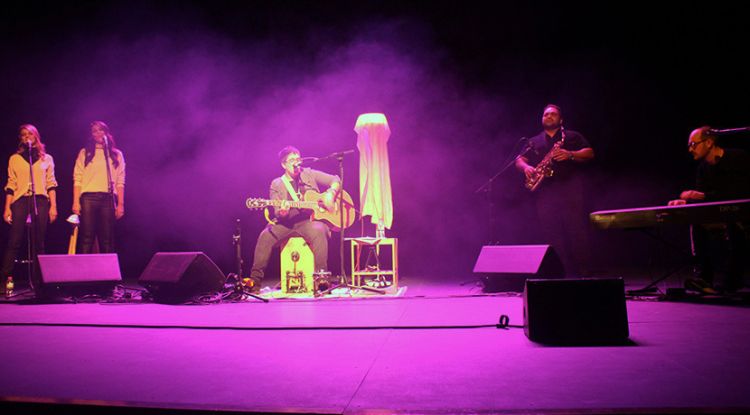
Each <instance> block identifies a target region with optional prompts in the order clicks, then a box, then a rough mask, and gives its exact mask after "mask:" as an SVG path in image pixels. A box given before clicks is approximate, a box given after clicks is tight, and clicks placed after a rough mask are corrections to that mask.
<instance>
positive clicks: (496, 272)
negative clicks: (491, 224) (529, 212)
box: [474, 245, 565, 293]
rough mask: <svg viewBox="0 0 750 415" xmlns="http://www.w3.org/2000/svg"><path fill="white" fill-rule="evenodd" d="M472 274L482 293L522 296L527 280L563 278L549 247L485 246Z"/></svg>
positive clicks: (558, 260) (557, 260) (552, 250)
mask: <svg viewBox="0 0 750 415" xmlns="http://www.w3.org/2000/svg"><path fill="white" fill-rule="evenodd" d="M474 273H478V274H482V282H483V285H484V290H483V291H485V292H500V291H514V292H519V293H520V292H522V291H523V289H524V284H525V283H526V280H527V279H528V278H563V277H564V276H565V272H564V271H563V265H562V262H561V261H560V258H559V257H558V256H557V253H555V250H554V249H552V247H551V246H550V245H485V246H483V247H482V251H481V252H480V253H479V257H478V258H477V262H476V264H474Z"/></svg>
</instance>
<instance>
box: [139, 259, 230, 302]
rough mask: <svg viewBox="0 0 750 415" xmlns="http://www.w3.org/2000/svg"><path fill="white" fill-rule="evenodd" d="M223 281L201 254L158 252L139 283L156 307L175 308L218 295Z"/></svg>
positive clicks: (221, 273) (219, 273)
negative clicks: (151, 297) (200, 296)
mask: <svg viewBox="0 0 750 415" xmlns="http://www.w3.org/2000/svg"><path fill="white" fill-rule="evenodd" d="M225 280H226V278H225V277H224V273H223V272H221V270H220V269H219V267H218V266H216V264H215V263H214V262H213V261H211V259H210V258H208V257H207V256H206V254H204V253H203V252H157V253H156V254H155V255H154V256H153V258H151V261H149V263H148V265H147V266H146V269H145V270H143V273H142V274H141V277H140V278H139V279H138V282H139V283H140V284H141V285H142V286H144V287H145V288H146V289H147V290H148V291H149V293H151V295H152V296H153V298H154V301H156V302H158V303H166V304H178V303H182V302H185V301H187V300H189V299H190V298H192V297H195V296H197V295H200V294H206V293H211V292H217V291H221V290H222V289H223V288H224V282H225Z"/></svg>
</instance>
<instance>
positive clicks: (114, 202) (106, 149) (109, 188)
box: [100, 134, 117, 243]
mask: <svg viewBox="0 0 750 415" xmlns="http://www.w3.org/2000/svg"><path fill="white" fill-rule="evenodd" d="M109 160H110V153H109V140H107V135H106V134H105V135H104V164H105V165H106V166H107V192H109V196H110V197H111V198H112V211H113V212H115V211H117V199H116V198H115V184H114V183H112V172H111V171H110V167H109ZM100 243H101V241H100Z"/></svg>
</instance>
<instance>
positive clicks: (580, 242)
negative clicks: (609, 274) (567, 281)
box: [535, 178, 592, 277]
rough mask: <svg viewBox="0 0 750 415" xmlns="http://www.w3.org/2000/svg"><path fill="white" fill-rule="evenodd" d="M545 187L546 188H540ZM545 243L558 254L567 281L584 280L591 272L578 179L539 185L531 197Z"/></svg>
mask: <svg viewBox="0 0 750 415" xmlns="http://www.w3.org/2000/svg"><path fill="white" fill-rule="evenodd" d="M545 184H546V185H547V187H544V186H545ZM535 198H536V200H535V202H536V210H537V215H538V216H539V225H540V226H541V230H542V235H543V237H544V239H545V242H546V243H548V244H550V245H552V247H553V248H554V249H555V251H556V252H557V253H558V254H559V256H560V259H561V260H562V263H563V266H564V267H565V275H566V276H568V277H586V276H588V274H589V272H590V271H591V269H592V264H591V243H590V234H589V232H590V226H591V225H590V223H589V219H588V212H587V211H586V204H585V200H584V185H583V182H582V180H580V179H578V178H570V179H567V180H565V181H559V180H557V181H553V179H550V181H549V182H548V183H542V184H541V185H540V188H539V189H538V190H537V193H535Z"/></svg>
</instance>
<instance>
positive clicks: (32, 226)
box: [22, 141, 39, 290]
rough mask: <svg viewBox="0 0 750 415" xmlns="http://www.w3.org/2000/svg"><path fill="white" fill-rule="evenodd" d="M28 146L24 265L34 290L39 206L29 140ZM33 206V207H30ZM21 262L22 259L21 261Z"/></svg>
mask: <svg viewBox="0 0 750 415" xmlns="http://www.w3.org/2000/svg"><path fill="white" fill-rule="evenodd" d="M27 144H28V147H29V185H30V186H31V188H30V191H31V196H29V198H30V199H29V215H28V216H27V218H28V221H27V224H28V225H29V227H28V228H27V230H26V232H27V233H26V240H27V259H26V266H27V269H28V273H29V276H28V278H29V287H30V288H31V289H32V290H35V287H34V272H35V271H36V269H35V268H36V267H35V265H36V263H35V258H34V257H35V254H36V246H37V240H36V226H39V206H38V205H37V202H36V183H35V182H34V157H33V154H32V150H33V147H32V146H31V141H29V142H27ZM32 207H33V209H31V208H32ZM22 262H23V261H22Z"/></svg>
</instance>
